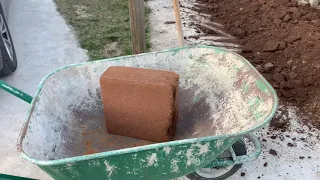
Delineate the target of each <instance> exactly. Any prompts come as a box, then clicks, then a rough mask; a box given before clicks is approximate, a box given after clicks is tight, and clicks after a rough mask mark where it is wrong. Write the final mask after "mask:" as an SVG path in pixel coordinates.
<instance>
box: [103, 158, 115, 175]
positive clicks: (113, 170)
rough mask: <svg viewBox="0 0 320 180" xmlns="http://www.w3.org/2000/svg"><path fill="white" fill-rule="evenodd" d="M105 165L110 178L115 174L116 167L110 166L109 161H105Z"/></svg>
mask: <svg viewBox="0 0 320 180" xmlns="http://www.w3.org/2000/svg"><path fill="white" fill-rule="evenodd" d="M104 164H105V165H106V172H107V174H108V177H110V176H111V175H112V173H113V172H115V170H116V167H115V166H112V165H110V164H109V162H108V161H104Z"/></svg>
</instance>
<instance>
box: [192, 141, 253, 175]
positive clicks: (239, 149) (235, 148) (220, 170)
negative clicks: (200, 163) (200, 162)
mask: <svg viewBox="0 0 320 180" xmlns="http://www.w3.org/2000/svg"><path fill="white" fill-rule="evenodd" d="M244 155H247V147H246V145H245V142H244V141H243V140H242V139H241V140H239V141H237V142H236V143H234V144H233V145H232V148H230V149H229V150H226V151H225V152H224V153H223V154H221V155H220V156H219V159H221V161H223V160H227V161H228V160H229V161H232V159H234V157H233V156H244ZM241 166H242V164H231V165H228V166H221V167H220V166H212V165H211V163H210V164H209V165H207V166H206V167H204V168H201V169H198V170H197V171H196V172H194V173H192V174H189V175H187V177H188V178H189V179H190V180H223V179H227V178H228V177H230V176H232V175H233V174H234V173H236V172H237V171H238V170H239V169H240V168H241Z"/></svg>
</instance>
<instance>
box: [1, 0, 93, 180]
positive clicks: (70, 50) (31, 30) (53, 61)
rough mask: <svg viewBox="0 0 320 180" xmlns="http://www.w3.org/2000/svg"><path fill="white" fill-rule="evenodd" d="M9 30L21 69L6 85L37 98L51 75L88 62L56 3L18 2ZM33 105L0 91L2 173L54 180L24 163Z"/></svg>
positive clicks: (48, 0)
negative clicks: (24, 133) (22, 148)
mask: <svg viewBox="0 0 320 180" xmlns="http://www.w3.org/2000/svg"><path fill="white" fill-rule="evenodd" d="M9 26H10V29H11V34H12V37H13V41H14V44H15V48H16V53H17V57H18V69H17V71H16V72H15V73H14V74H12V75H11V76H8V77H5V78H2V79H3V80H5V81H6V82H8V83H10V84H12V85H14V86H16V87H18V88H21V89H23V90H24V91H25V92H27V93H29V94H30V95H33V94H35V92H36V89H37V85H38V84H39V82H40V81H41V79H42V78H43V77H44V76H46V75H47V74H48V73H50V72H51V71H53V70H55V69H57V68H59V67H62V66H65V65H68V64H72V63H78V62H83V61H86V60H87V59H88V57H87V55H86V52H85V51H84V50H82V49H81V48H79V47H78V43H77V41H76V38H75V36H74V33H73V32H72V30H71V29H70V27H69V26H68V25H66V22H65V21H64V19H63V18H62V17H61V16H60V14H59V13H58V12H57V11H56V6H55V4H54V2H53V1H52V0H28V1H26V0H15V1H12V3H11V6H10V12H9ZM28 107H29V105H28V104H27V103H25V102H23V101H21V100H19V99H17V98H15V97H13V96H11V95H8V94H7V93H5V92H3V91H1V90H0V127H1V129H0V142H1V143H0V173H6V174H12V175H18V176H26V177H33V178H38V179H50V178H49V177H48V176H47V175H46V174H45V173H44V172H43V171H42V170H40V169H39V168H38V167H36V166H34V165H32V164H31V163H28V162H26V161H24V160H22V159H21V158H20V157H19V153H18V152H17V150H16V142H17V138H18V135H19V132H20V129H21V126H22V124H23V122H24V121H25V118H26V114H27V111H28Z"/></svg>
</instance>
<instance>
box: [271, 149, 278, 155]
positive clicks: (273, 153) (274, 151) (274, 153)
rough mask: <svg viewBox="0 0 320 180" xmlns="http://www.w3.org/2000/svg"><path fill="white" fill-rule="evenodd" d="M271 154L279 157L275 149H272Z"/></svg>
mask: <svg viewBox="0 0 320 180" xmlns="http://www.w3.org/2000/svg"><path fill="white" fill-rule="evenodd" d="M269 153H270V154H272V155H274V156H277V155H278V153H277V151H276V150H273V149H270V150H269Z"/></svg>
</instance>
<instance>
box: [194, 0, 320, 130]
mask: <svg viewBox="0 0 320 180" xmlns="http://www.w3.org/2000/svg"><path fill="white" fill-rule="evenodd" d="M192 10H194V11H196V12H198V13H199V14H204V15H206V17H208V18H207V19H209V20H211V21H212V22H216V23H220V24H222V25H223V30H224V31H225V32H228V33H229V34H231V35H233V36H235V37H236V38H235V39H234V40H232V39H231V41H233V42H234V43H236V44H239V45H241V49H242V51H241V52H240V54H241V55H242V56H244V57H245V58H246V59H248V60H249V61H250V62H251V63H252V64H253V65H254V66H255V67H256V68H257V69H258V70H259V71H260V72H261V73H262V75H263V76H264V77H265V78H266V79H267V80H268V81H269V82H270V84H271V85H272V86H273V87H274V88H275V89H276V91H277V94H278V96H279V97H280V101H281V103H282V104H291V105H295V106H297V107H299V109H300V110H302V111H303V112H304V114H305V115H307V116H309V118H307V119H308V120H307V121H306V123H308V124H312V126H313V127H316V128H318V129H319V128H320V121H318V118H319V117H320V116H319V115H320V113H319V109H320V101H319V100H320V87H319V84H320V69H319V68H320V10H318V9H315V8H312V7H310V6H309V5H298V3H297V2H296V1H291V0H237V1H234V0H196V1H195V4H194V5H193V7H192ZM193 17H194V15H190V17H189V18H190V19H191V20H192V18H193ZM194 28H195V29H196V30H197V31H198V32H201V34H202V35H203V36H212V35H217V36H219V31H215V30H213V29H212V28H208V27H207V26H202V25H201V23H198V25H196V26H194ZM229 41H230V40H229ZM274 121H276V120H274ZM273 124H274V125H275V126H276V125H277V123H276V122H273ZM271 125H272V124H271ZM280 128H281V127H280Z"/></svg>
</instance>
